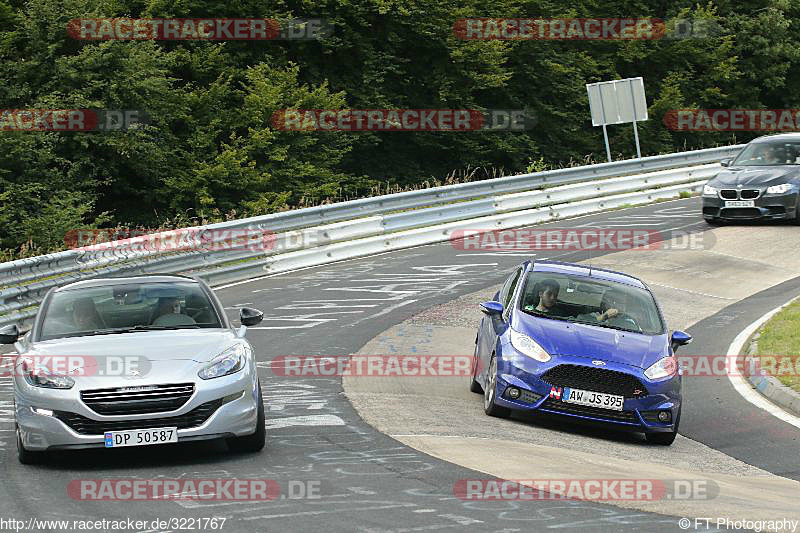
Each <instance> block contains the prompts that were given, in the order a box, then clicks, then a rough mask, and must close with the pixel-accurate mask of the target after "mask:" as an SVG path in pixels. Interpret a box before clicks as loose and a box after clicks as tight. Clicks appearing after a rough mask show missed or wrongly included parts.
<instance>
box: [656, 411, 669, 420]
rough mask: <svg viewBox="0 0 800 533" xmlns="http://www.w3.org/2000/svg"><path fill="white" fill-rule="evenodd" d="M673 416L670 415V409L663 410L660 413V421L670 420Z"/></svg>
mask: <svg viewBox="0 0 800 533" xmlns="http://www.w3.org/2000/svg"><path fill="white" fill-rule="evenodd" d="M671 418H672V416H670V413H669V411H661V412H660V413H658V421H659V422H665V423H666V422H669V421H670V419H671Z"/></svg>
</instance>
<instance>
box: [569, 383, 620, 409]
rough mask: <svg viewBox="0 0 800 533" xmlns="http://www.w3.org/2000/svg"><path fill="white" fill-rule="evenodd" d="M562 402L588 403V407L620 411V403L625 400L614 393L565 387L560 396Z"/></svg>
mask: <svg viewBox="0 0 800 533" xmlns="http://www.w3.org/2000/svg"><path fill="white" fill-rule="evenodd" d="M561 401H562V402H567V403H576V404H578V405H588V406H589V407H600V408H601V409H611V410H613V411H622V403H623V402H624V401H625V398H624V397H623V396H617V395H616V394H605V393H603V392H594V391H590V390H581V389H570V388H565V389H564V394H563V395H562V396H561Z"/></svg>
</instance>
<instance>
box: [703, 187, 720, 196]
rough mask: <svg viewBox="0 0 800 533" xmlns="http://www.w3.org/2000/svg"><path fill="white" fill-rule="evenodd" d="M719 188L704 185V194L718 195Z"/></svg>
mask: <svg viewBox="0 0 800 533" xmlns="http://www.w3.org/2000/svg"><path fill="white" fill-rule="evenodd" d="M718 192H719V189H717V188H716V187H712V186H711V185H703V196H716V195H717V193H718Z"/></svg>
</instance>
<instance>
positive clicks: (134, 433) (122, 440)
mask: <svg viewBox="0 0 800 533" xmlns="http://www.w3.org/2000/svg"><path fill="white" fill-rule="evenodd" d="M105 441H106V448H123V447H125V446H149V445H150V444H166V443H169V442H178V428H176V427H175V428H152V429H132V430H129V431H106V432H105Z"/></svg>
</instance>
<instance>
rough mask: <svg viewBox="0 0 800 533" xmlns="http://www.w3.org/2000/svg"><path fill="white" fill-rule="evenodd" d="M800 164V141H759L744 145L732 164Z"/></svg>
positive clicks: (762, 165)
mask: <svg viewBox="0 0 800 533" xmlns="http://www.w3.org/2000/svg"><path fill="white" fill-rule="evenodd" d="M777 165H800V142H776V141H773V142H759V143H752V144H748V145H747V146H745V148H744V150H742V151H741V152H740V153H739V155H738V156H737V157H736V160H735V161H734V162H733V163H732V166H758V167H769V166H777Z"/></svg>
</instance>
